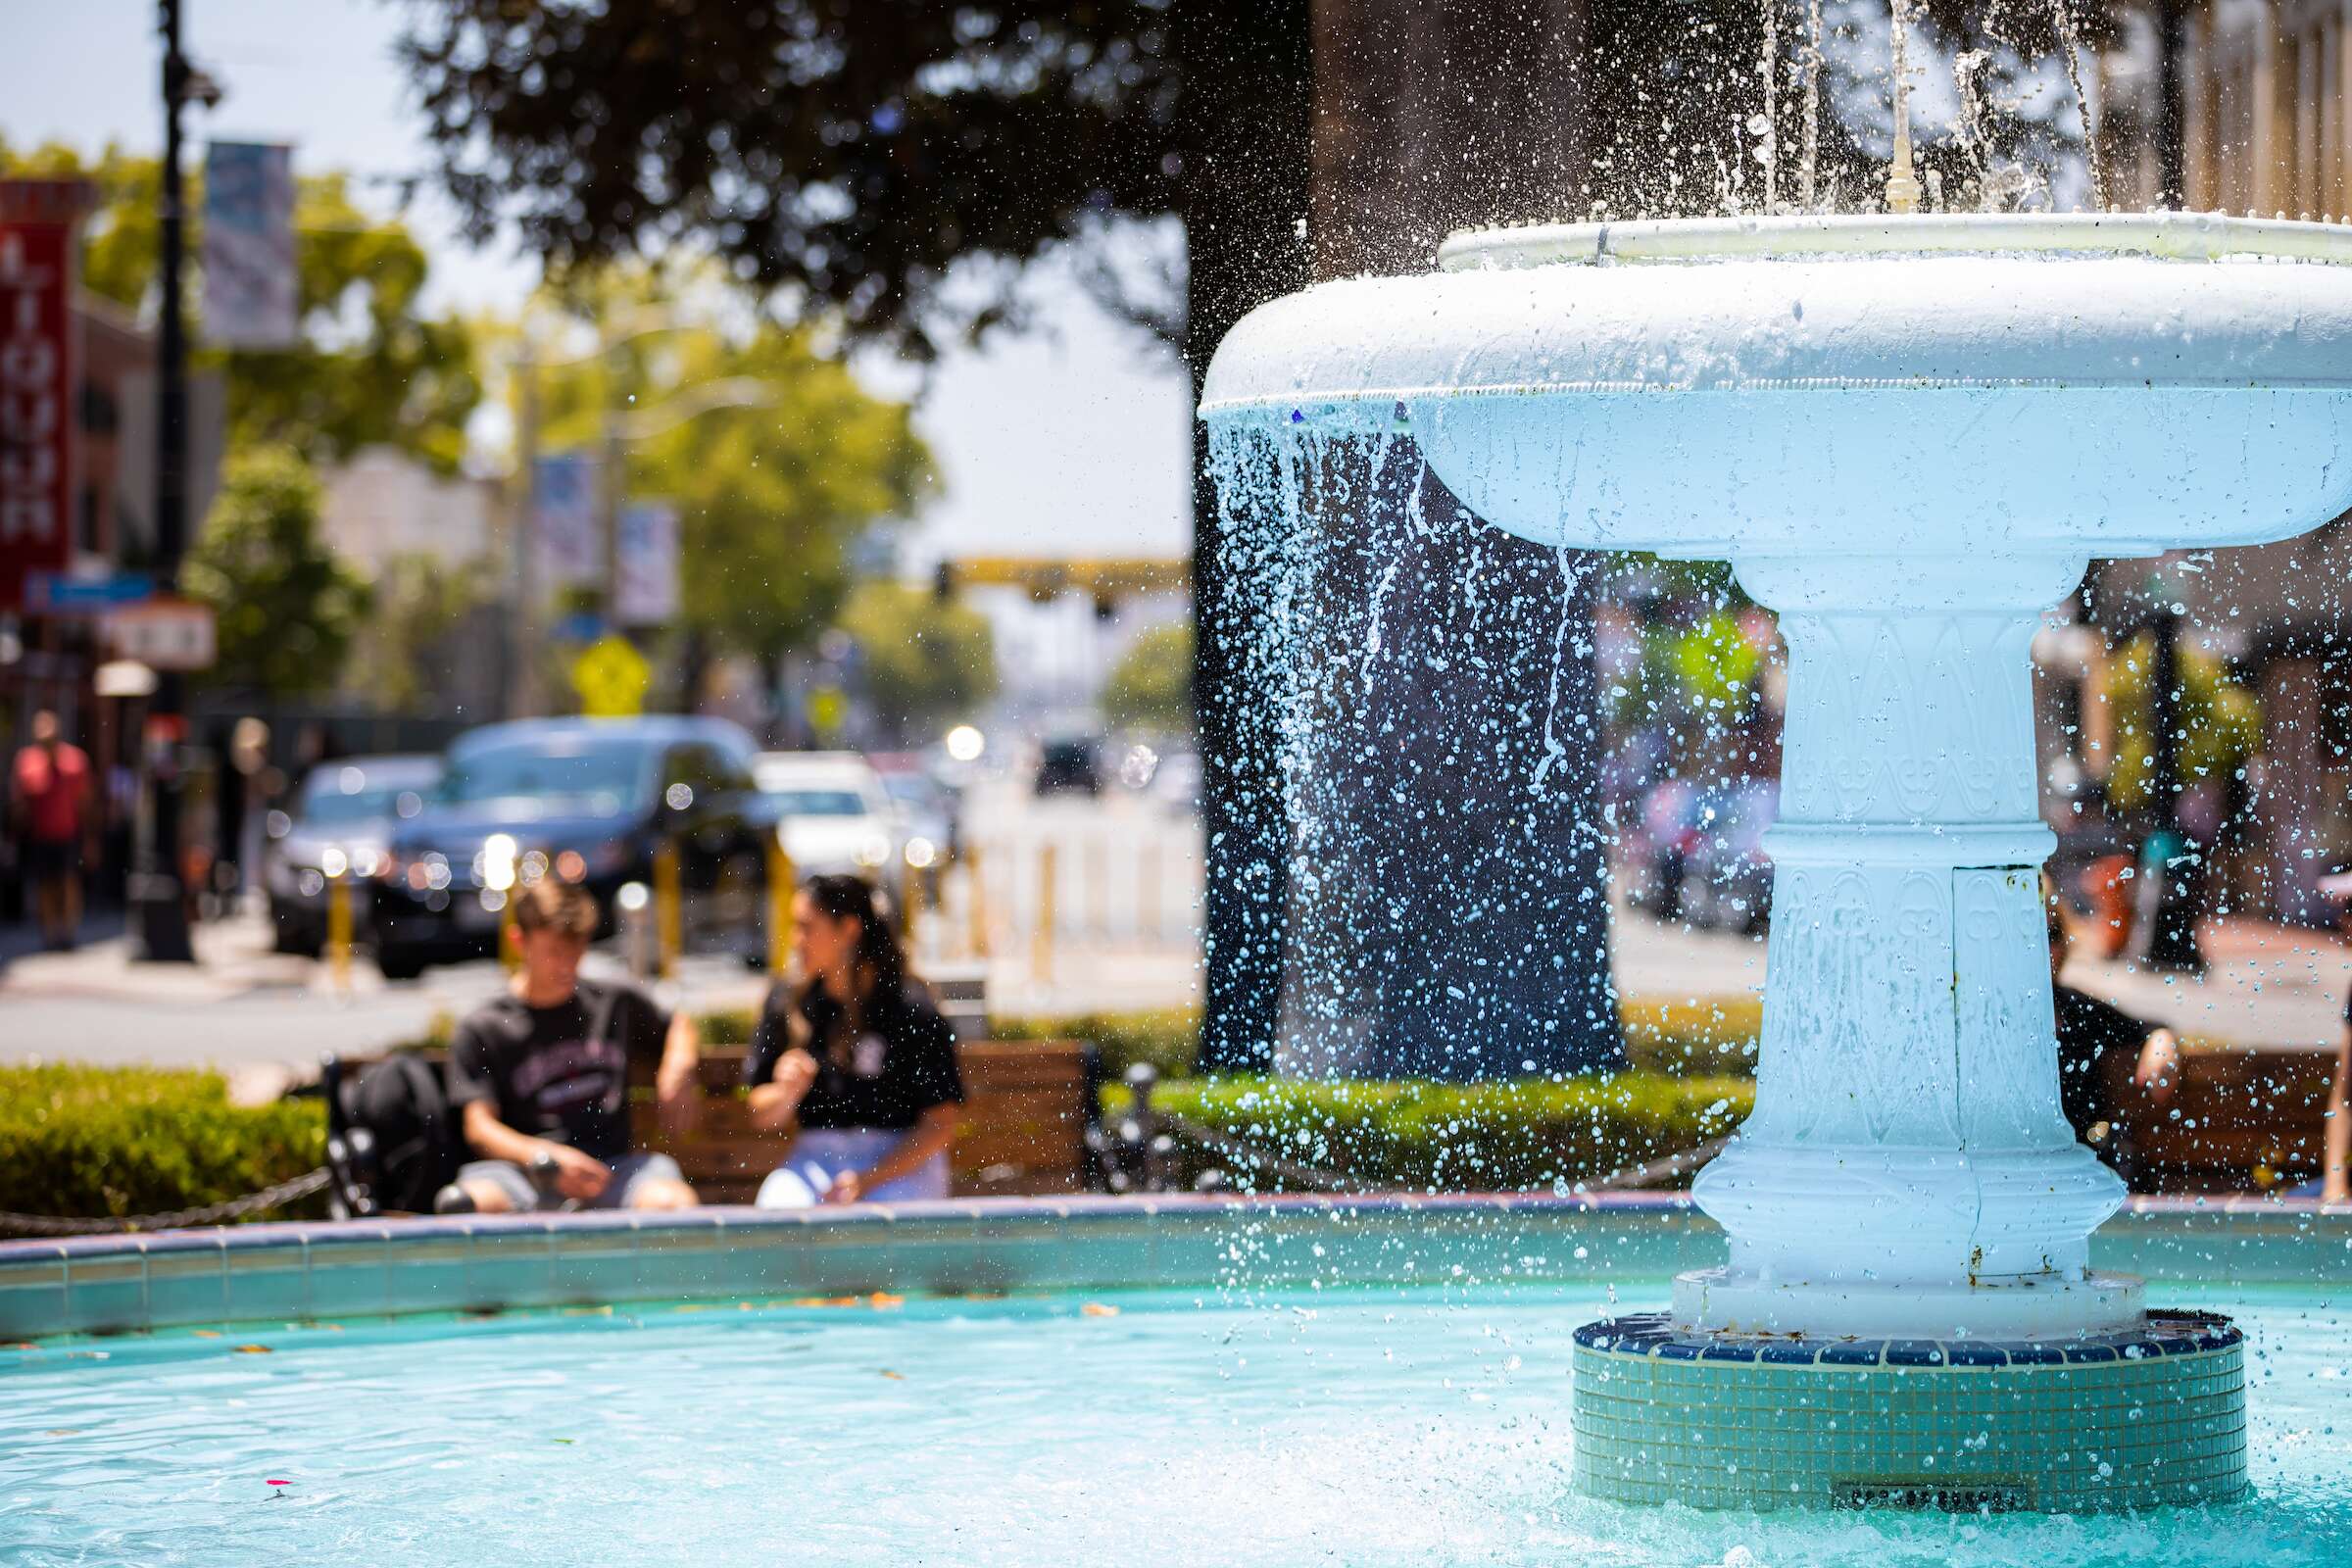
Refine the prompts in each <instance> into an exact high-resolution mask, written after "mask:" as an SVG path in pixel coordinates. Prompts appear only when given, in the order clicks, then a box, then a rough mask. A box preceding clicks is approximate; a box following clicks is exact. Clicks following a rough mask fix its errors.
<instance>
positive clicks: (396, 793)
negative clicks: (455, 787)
mask: <svg viewBox="0 0 2352 1568" xmlns="http://www.w3.org/2000/svg"><path fill="white" fill-rule="evenodd" d="M427 787H429V781H428V780H426V779H424V778H420V777H419V776H418V775H417V773H416V772H415V770H414V769H407V770H404V769H399V768H392V769H386V770H384V771H381V772H375V773H370V772H368V770H367V769H365V768H361V767H357V766H351V765H348V764H347V765H343V766H330V767H321V768H319V769H317V770H316V771H314V772H313V773H312V774H311V776H310V777H309V778H308V779H306V780H304V781H303V787H302V798H301V800H300V801H299V802H298V803H297V804H296V806H295V809H294V815H295V816H296V817H297V818H298V819H299V820H301V821H302V822H304V823H306V824H309V825H312V826H316V827H342V826H348V825H349V824H351V823H354V822H372V821H376V820H378V819H380V818H383V817H389V816H414V815H416V814H417V813H416V809H414V807H413V806H411V804H410V803H411V802H412V801H413V800H415V799H416V797H417V793H418V791H419V790H420V789H423V788H427Z"/></svg>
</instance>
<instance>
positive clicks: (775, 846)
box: [767, 837, 795, 975]
mask: <svg viewBox="0 0 2352 1568" xmlns="http://www.w3.org/2000/svg"><path fill="white" fill-rule="evenodd" d="M794 891H795V880H794V877H793V874H792V857H791V856H789V855H787V854H785V853H784V845H783V842H782V841H781V840H780V839H776V838H774V837H770V838H769V839H768V841H767V972H768V973H769V974H774V975H780V974H782V973H783V972H784V971H785V970H786V969H787V968H789V967H790V966H791V964H792V896H793V893H794Z"/></svg>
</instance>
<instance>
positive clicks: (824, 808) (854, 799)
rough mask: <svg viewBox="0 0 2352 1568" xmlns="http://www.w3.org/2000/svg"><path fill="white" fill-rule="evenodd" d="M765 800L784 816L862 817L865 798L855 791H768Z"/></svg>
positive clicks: (864, 810) (864, 812) (864, 811)
mask: <svg viewBox="0 0 2352 1568" xmlns="http://www.w3.org/2000/svg"><path fill="white" fill-rule="evenodd" d="M767 798H768V799H769V800H771V801H773V802H774V803H775V805H776V809H777V811H779V812H780V813H782V814H783V815H785V816H863V815H865V814H866V803H865V797H864V796H862V795H859V794H858V792H857V791H856V790H828V789H796V790H769V791H767Z"/></svg>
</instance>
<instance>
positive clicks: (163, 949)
mask: <svg viewBox="0 0 2352 1568" xmlns="http://www.w3.org/2000/svg"><path fill="white" fill-rule="evenodd" d="M161 4H162V8H163V9H162V18H161V27H160V30H161V32H162V33H163V39H164V73H163V89H164V167H163V178H162V203H161V211H160V213H159V214H158V220H159V229H160V247H159V258H158V261H159V271H160V273H161V283H162V290H163V298H162V301H161V309H160V312H159V314H158V319H157V325H156V421H155V422H156V446H157V451H156V459H155V576H156V582H157V585H158V586H159V587H160V588H161V589H162V590H163V592H165V593H166V594H170V593H172V592H174V591H176V589H177V588H178V586H179V564H180V558H181V557H182V556H184V555H185V554H186V553H187V547H188V381H187V376H188V363H187V361H188V344H187V322H186V319H185V317H184V316H183V314H182V302H181V298H180V275H181V272H182V270H184V267H185V263H186V245H187V222H186V219H187V214H186V196H187V193H186V187H185V182H184V179H183V177H182V175H181V172H180V149H179V139H180V138H179V113H180V110H181V109H182V108H184V107H185V106H186V105H187V104H188V102H189V101H190V100H191V99H196V98H202V99H204V100H205V101H207V102H210V101H213V100H215V99H217V98H218V96H219V93H218V89H216V88H214V87H213V86H212V85H211V83H210V82H209V81H207V80H205V79H204V78H203V77H202V76H201V75H199V74H198V73H197V72H196V71H195V70H194V68H192V67H191V66H190V65H189V64H188V58H187V56H186V55H184V54H182V53H181V52H180V26H179V22H180V17H179V12H180V0H161ZM186 720H187V681H186V677H185V676H183V675H181V674H180V673H178V672H177V671H175V670H170V671H165V672H164V674H163V676H162V678H161V680H160V681H158V683H157V686H156V693H155V700H154V703H153V705H152V706H151V708H150V709H149V711H148V720H147V722H148V725H149V726H150V728H151V730H152V731H153V733H154V740H153V741H152V743H151V745H150V750H149V753H148V761H149V765H150V766H151V767H152V763H153V761H154V760H156V753H157V751H159V750H160V749H161V748H163V747H167V746H169V747H172V748H177V747H179V746H181V745H183V744H184V743H185V740H186V735H185V730H186ZM180 783H181V780H180V769H179V766H178V764H177V762H176V760H172V761H171V762H169V763H168V764H167V765H165V766H163V767H160V768H153V770H152V773H151V777H150V781H149V790H150V800H151V803H152V804H151V808H150V809H151V811H152V818H151V820H152V824H153V826H152V831H151V832H150V834H149V836H148V840H147V855H146V857H145V859H146V863H145V864H143V865H141V866H140V867H139V869H138V873H137V875H136V876H135V877H134V878H133V879H132V885H131V889H130V896H131V904H132V907H133V909H134V910H135V912H136V916H137V918H136V921H135V930H136V931H137V934H138V942H139V956H141V957H144V958H147V959H149V960H151V961H155V962H167V963H192V962H194V961H195V958H196V950H195V947H194V945H193V943H192V942H191V941H190V940H189V934H188V913H187V898H186V890H185V889H184V888H183V887H181V885H180V880H179V873H180V863H179V862H180V853H179V852H180V821H179V815H180V793H181V791H180Z"/></svg>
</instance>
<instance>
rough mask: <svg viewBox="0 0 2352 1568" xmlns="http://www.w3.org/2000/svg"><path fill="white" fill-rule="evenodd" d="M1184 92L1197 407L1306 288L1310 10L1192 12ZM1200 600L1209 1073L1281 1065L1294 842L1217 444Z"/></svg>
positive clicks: (1201, 492) (1201, 456) (1202, 491)
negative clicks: (1206, 383)
mask: <svg viewBox="0 0 2352 1568" xmlns="http://www.w3.org/2000/svg"><path fill="white" fill-rule="evenodd" d="M1177 22H1178V24H1179V28H1178V30H1179V37H1180V43H1179V47H1180V48H1181V49H1182V51H1183V79H1184V88H1183V93H1182V97H1181V99H1180V103H1179V109H1178V113H1179V116H1180V125H1179V127H1178V135H1177V138H1176V142H1177V146H1178V148H1179V149H1180V153H1179V156H1181V157H1182V159H1183V161H1184V167H1183V172H1182V176H1181V178H1182V190H1183V204H1184V213H1183V217H1184V222H1185V242H1186V248H1187V253H1188V265H1189V269H1190V270H1189V273H1188V278H1187V285H1186V294H1187V314H1186V318H1185V342H1184V357H1185V362H1186V364H1187V365H1188V366H1189V367H1190V368H1191V370H1192V376H1193V391H1194V394H1195V399H1196V401H1198V397H1199V394H1200V390H1201V377H1202V376H1203V375H1205V374H1206V373H1207V370H1208V362H1209V357H1210V356H1211V355H1212V354H1214V353H1215V352H1216V347H1217V344H1218V343H1219V342H1220V341H1221V340H1222V339H1223V338H1224V336H1225V334H1226V333H1227V332H1228V331H1229V330H1231V329H1232V327H1233V325H1234V323H1235V322H1237V321H1239V320H1240V319H1242V318H1243V317H1244V316H1245V315H1247V314H1248V313H1249V312H1250V310H1252V309H1253V308H1255V307H1256V306H1258V305H1260V304H1263V303H1264V302H1265V301H1267V300H1270V299H1274V298H1276V297H1278V296H1280V295H1283V294H1288V293H1291V292H1293V291H1295V290H1297V289H1299V288H1302V287H1304V286H1305V284H1306V281H1307V262H1306V244H1305V241H1304V238H1303V236H1302V234H1301V233H1300V232H1299V226H1298V225H1299V223H1301V222H1302V221H1304V219H1305V218H1306V215H1307V196H1308V157H1307V141H1308V128H1309V97H1310V91H1311V81H1312V74H1311V66H1310V59H1309V50H1308V16H1307V0H1183V3H1182V4H1180V5H1179V7H1178V8H1177ZM1193 453H1194V466H1193V473H1194V481H1193V482H1194V489H1193V592H1194V595H1195V605H1196V611H1197V613H1198V616H1199V620H1200V625H1201V635H1200V637H1199V638H1198V639H1197V640H1196V643H1195V648H1196V652H1195V655H1194V671H1193V700H1194V706H1195V709H1196V711H1197V714H1198V724H1199V733H1200V737H1201V762H1202V774H1203V778H1202V790H1201V814H1202V827H1203V831H1204V833H1205V836H1206V840H1207V861H1208V874H1207V887H1206V905H1207V907H1206V911H1205V932H1206V937H1205V953H1204V958H1205V961H1206V965H1207V977H1206V978H1207V1016H1206V1021H1205V1025H1204V1027H1203V1030H1202V1035H1201V1066H1202V1067H1203V1069H1205V1070H1210V1071H1227V1072H1230V1071H1245V1070H1250V1069H1252V1068H1262V1067H1263V1066H1264V1065H1265V1064H1266V1063H1267V1062H1268V1061H1269V1060H1270V1059H1271V1057H1272V1052H1273V1039H1274V1028H1275V1018H1276V1010H1277V1007H1278V1005H1279V1002H1280V996H1281V987H1282V949H1283V938H1282V923H1283V921H1282V911H1283V907H1284V905H1285V902H1286V899H1285V887H1286V885H1287V881H1288V871H1287V857H1288V839H1289V828H1288V824H1287V822H1286V821H1285V818H1284V813H1283V805H1282V787H1281V779H1280V776H1279V774H1278V772H1277V768H1276V759H1275V756H1274V753H1273V749H1272V747H1271V745H1270V744H1269V743H1268V738H1267V736H1266V733H1265V730H1264V727H1263V726H1262V725H1256V724H1253V723H1251V722H1250V715H1251V711H1252V705H1253V704H1255V703H1257V702H1259V701H1261V700H1263V697H1264V694H1262V693H1255V692H1250V691H1247V690H1244V689H1242V687H1241V683H1240V682H1239V680H1238V679H1237V678H1236V676H1237V670H1238V667H1239V662H1240V652H1241V650H1240V648H1239V647H1238V646H1237V645H1236V643H1235V641H1234V639H1233V638H1232V637H1231V636H1230V635H1219V632H1220V630H1221V629H1224V628H1230V627H1234V626H1237V625H1240V624H1244V623H1246V621H1247V618H1248V615H1249V611H1250V607H1249V604H1248V602H1247V594H1248V584H1246V583H1243V582H1240V581H1239V580H1237V574H1236V573H1234V572H1231V571H1229V570H1228V569H1227V558H1226V555H1225V552H1224V551H1223V550H1222V549H1221V548H1220V541H1219V537H1218V526H1217V498H1216V495H1215V493H1214V491H1213V489H1212V488H1211V486H1210V485H1209V483H1208V481H1207V478H1206V474H1207V471H1208V468H1207V461H1208V439H1207V433H1206V431H1205V430H1204V429H1203V428H1202V427H1201V425H1200V424H1199V422H1198V421H1196V422H1195V425H1194V429H1193Z"/></svg>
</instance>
